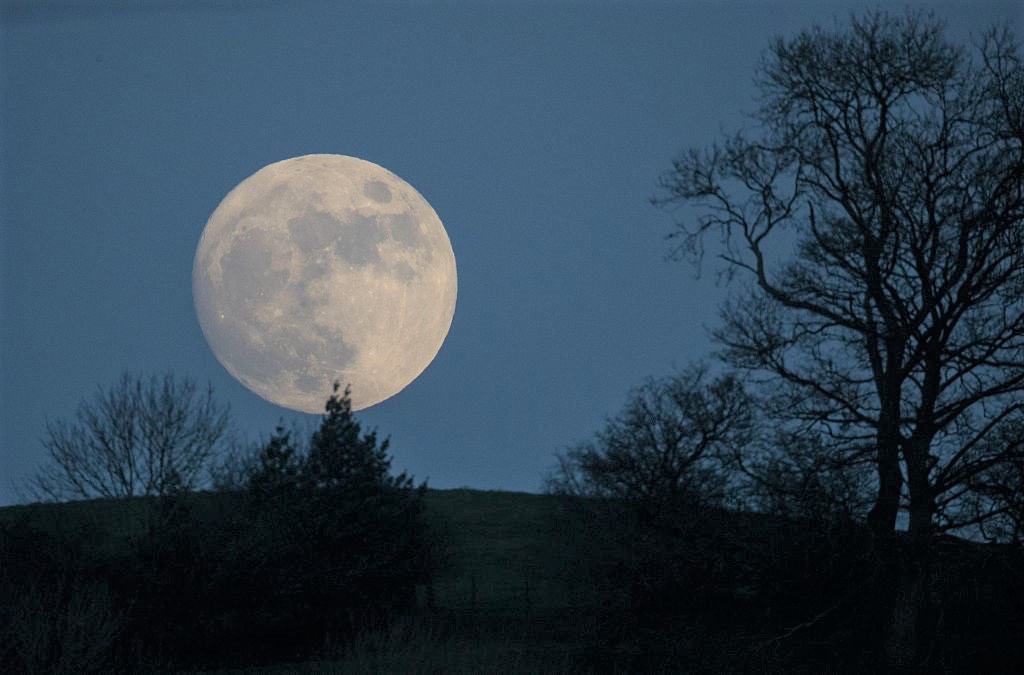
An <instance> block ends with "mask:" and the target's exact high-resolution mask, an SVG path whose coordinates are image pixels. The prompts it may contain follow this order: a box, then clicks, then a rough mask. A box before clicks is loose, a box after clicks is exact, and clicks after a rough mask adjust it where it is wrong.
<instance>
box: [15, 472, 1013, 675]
mask: <svg viewBox="0 0 1024 675" xmlns="http://www.w3.org/2000/svg"><path fill="white" fill-rule="evenodd" d="M190 500H191V501H190V508H191V510H192V512H193V514H195V515H196V517H197V518H198V519H199V521H200V522H203V521H204V519H206V522H215V521H216V519H217V517H218V514H219V513H223V512H224V511H225V510H230V509H232V508H233V502H232V498H231V497H230V496H226V495H220V494H212V493H197V494H194V495H191V496H190ZM425 500H426V515H427V519H428V521H429V523H430V525H431V527H432V528H433V531H434V533H435V536H436V538H437V540H438V541H439V542H440V547H441V549H442V550H443V552H444V554H443V556H442V559H443V564H442V566H441V567H440V569H439V570H438V571H437V572H436V573H435V575H434V578H433V582H432V583H431V584H422V585H420V586H418V587H417V589H416V595H417V597H416V601H415V608H414V610H413V611H412V612H411V613H408V614H406V615H404V616H402V617H400V618H399V619H398V620H397V621H395V622H392V623H390V624H389V625H387V626H385V627H377V628H374V629H368V630H366V631H364V632H362V633H360V634H359V635H357V636H356V638H355V639H354V640H353V641H347V642H342V643H337V644H332V643H330V641H328V643H327V644H324V645H323V647H322V648H320V649H318V650H317V654H316V656H315V658H313V659H310V660H304V661H294V660H292V661H286V662H280V663H278V664H277V665H271V664H266V665H263V666H261V667H259V668H252V669H249V670H246V669H234V670H232V669H228V670H211V671H208V672H272V673H287V672H309V673H314V672H341V673H396V672H401V673H439V672H443V673H480V672H494V673H570V672H595V673H627V672H638V673H643V672H693V673H704V672H709V673H710V672H758V673H761V672H764V673H774V672H787V673H800V672H805V673H820V672H835V673H856V672H868V671H871V672H886V671H885V670H884V669H883V668H882V666H881V665H880V664H879V663H878V662H877V661H876V660H874V659H875V657H873V656H871V653H870V651H869V650H866V649H864V643H863V642H862V641H861V638H859V637H857V635H858V633H857V630H860V628H858V629H857V630H854V628H853V627H856V626H861V627H862V625H861V624H858V623H857V622H858V621H860V622H863V621H865V620H866V618H867V619H870V616H871V612H870V608H871V604H870V602H868V603H867V604H866V605H865V603H864V602H863V599H864V598H865V597H871V594H872V593H875V592H883V591H884V589H883V587H882V586H881V584H883V583H884V582H883V580H881V579H880V578H875V577H865V578H866V579H867V581H866V582H865V581H863V580H862V579H861V577H862V576H863V574H864V573H863V570H862V569H861V567H863V561H864V560H866V558H865V557H864V549H863V548H861V543H862V542H861V540H859V539H858V536H859V535H858V534H857V533H856V531H853V533H852V534H851V533H849V532H848V533H846V534H844V533H842V532H839V531H832V532H830V533H827V534H826V535H822V536H819V534H816V533H812V532H810V531H809V530H808V529H807V527H806V524H802V523H798V524H795V525H794V524H792V523H786V522H784V521H780V520H773V519H770V518H767V517H761V516H757V515H754V514H739V513H728V512H722V511H705V512H701V517H700V520H701V521H702V522H694V523H689V524H686V523H681V524H680V527H681V529H679V530H677V531H675V532H674V533H673V535H672V536H673V537H675V538H677V539H679V540H680V541H682V542H684V543H685V545H684V546H680V545H679V544H678V543H676V544H672V545H671V546H670V547H669V548H668V549H664V550H662V549H659V548H658V544H657V542H654V543H652V542H650V541H645V542H637V544H636V545H635V546H633V545H622V546H620V547H619V548H618V549H616V548H614V546H613V545H612V544H610V543H609V542H614V541H615V539H614V538H603V536H602V535H601V534H600V532H598V531H596V530H587V529H586V528H585V527H584V526H583V525H582V521H580V520H578V519H574V516H573V514H572V512H571V510H567V509H566V508H565V506H566V503H565V502H563V501H561V500H560V499H559V498H557V497H554V496H550V495H536V494H525V493H511V492H492V491H479V490H471V489H456V490H428V491H427V492H426V496H425ZM151 511H152V509H149V508H147V505H146V502H145V501H144V500H141V499H139V500H131V501H109V500H94V501H85V502H70V503H66V504H35V505H27V506H13V507H8V508H4V509H0V532H2V531H4V529H5V528H6V529H7V530H10V528H12V527H14V526H16V525H17V524H19V523H21V524H23V525H24V524H26V523H31V524H32V525H33V527H34V528H35V529H34V530H33V531H35V532H37V533H39V534H38V535H37V536H39V537H48V536H52V537H54V538H55V540H56V541H62V540H67V539H68V538H69V537H70V538H71V539H75V538H76V537H77V539H78V540H79V541H80V543H81V547H82V549H81V551H80V552H79V553H78V555H80V556H84V557H86V558H89V557H90V556H92V557H100V558H102V557H103V556H110V555H115V554H117V553H118V552H119V549H122V548H126V547H127V546H128V545H129V544H128V542H129V540H130V538H131V537H132V536H134V535H137V534H139V533H140V532H143V531H144V528H145V527H146V518H147V513H150V512H151ZM622 526H623V523H621V522H611V521H609V522H608V523H607V529H608V530H609V531H612V530H615V529H617V528H621V527H622ZM844 537H845V539H844ZM595 540H601V541H595ZM950 546H953V544H950ZM602 547H605V548H602ZM688 551H689V552H688ZM972 551H973V549H970V547H966V548H964V547H962V546H959V545H956V550H955V552H954V553H952V554H950V557H949V560H950V561H951V562H948V563H944V564H945V565H946V567H944V568H943V569H944V570H946V571H945V572H944V574H945V576H944V577H942V578H943V579H945V581H943V583H944V584H945V591H943V592H946V593H947V595H948V596H949V602H948V603H947V606H948V607H949V608H950V610H949V612H947V615H946V616H944V617H943V618H942V621H943V630H944V631H945V638H944V639H945V643H944V644H943V645H937V646H936V649H937V650H946V651H945V652H942V653H944V654H947V655H946V656H942V657H941V658H938V657H937V658H936V660H934V661H933V663H932V665H933V666H935V669H934V670H932V671H929V672H972V670H971V667H973V666H974V665H976V664H978V663H986V664H988V668H987V670H986V672H1002V671H1000V670H999V667H1000V666H1001V664H1003V663H1010V662H1012V660H1013V659H1017V658H1020V657H1021V656H1022V655H1021V653H1020V645H1019V644H1016V643H1013V642H1012V641H1010V640H1008V639H1007V636H1008V635H1009V634H1011V633H1013V631H1015V630H1017V629H1018V628H1021V627H1022V626H1021V625H1020V617H1019V615H1018V618H1017V620H1016V623H1015V624H1014V623H1013V621H1009V622H1008V621H1007V618H1006V617H1007V616H1008V615H1007V612H1006V611H1005V610H1006V608H1005V607H1004V605H1006V604H1007V602H1009V603H1011V604H1013V603H1015V602H1016V600H1014V599H1013V598H1014V597H1016V598H1017V599H1020V598H1021V585H1022V579H1021V578H1020V574H1021V569H1022V568H1021V566H1020V564H1019V563H1020V561H1019V560H1017V561H1016V563H1014V562H1013V561H1014V560H1015V559H1013V558H1007V557H1005V556H1002V554H996V553H995V552H993V551H992V550H988V549H985V550H982V549H978V550H977V551H973V552H972ZM7 553H8V552H7V550H5V549H3V548H0V582H2V581H3V580H4V579H5V577H4V576H3V574H2V572H3V570H4V569H5V568H6V567H7V566H8V565H12V564H14V563H16V561H13V560H11V559H10V558H9V557H8V556H7ZM659 556H660V557H659ZM1001 556H1002V557H1001ZM680 560H681V561H682V562H681V563H679V562H678V561H680ZM858 565H860V566H861V567H858ZM1014 565H1016V567H1014ZM726 568H729V569H733V570H740V571H739V572H738V573H733V574H732V576H729V574H725V573H724V572H723V571H722V570H723V569H726ZM981 569H987V570H988V572H986V573H987V574H998V575H1002V576H1001V577H999V578H1001V579H1010V583H1009V584H1006V585H1003V586H1001V587H1000V588H999V589H997V590H998V593H997V597H992V590H991V583H989V585H988V586H986V585H984V584H982V585H978V584H973V585H972V584H971V583H967V582H965V581H964V579H967V578H975V577H976V575H977V573H978V570H981ZM595 570H597V571H598V572H599V573H600V574H603V575H604V576H603V577H601V576H600V574H599V575H598V576H597V577H595V576H594V571H595ZM1000 570H1001V571H1000ZM842 574H847V575H849V576H848V579H849V580H850V581H849V583H850V585H851V588H849V589H845V590H844V588H843V584H844V583H846V581H844V579H846V578H847V577H842V576H839V575H842ZM858 575H860V576H858ZM957 575H959V576H957ZM595 578H597V582H596V585H595ZM666 579H669V580H675V579H680V580H681V581H680V582H679V583H680V584H682V586H679V585H672V584H669V585H667V586H666V585H665V584H666V581H665V580H666ZM859 579H861V580H860V581H858V580H859ZM1014 580H1015V581H1014ZM602 584H604V585H602ZM659 584H660V585H659ZM855 584H858V585H857V586H854V585H855ZM645 585H646V586H647V587H649V588H650V589H651V592H649V593H648V592H646V591H645ZM41 588H42V587H40V588H32V589H29V591H30V592H31V593H34V594H35V595H32V596H31V597H30V598H28V601H25V602H23V603H22V604H23V605H28V604H29V601H30V602H31V603H34V604H31V607H28V609H32V610H33V611H31V612H23V613H22V614H17V613H15V618H18V617H21V619H22V620H24V621H25V623H23V624H21V625H17V626H15V625H9V626H6V627H5V626H3V625H0V633H3V631H21V632H22V634H21V638H24V634H23V633H24V632H25V631H29V630H35V631H38V632H39V633H40V635H37V636H34V637H37V638H38V640H37V641H38V642H39V643H43V642H45V639H44V638H45V632H46V631H47V630H52V626H51V624H50V623H49V622H46V621H42V622H37V624H32V623H31V619H32V617H39V616H44V615H46V614H45V613H46V611H48V609H51V610H52V606H53V605H55V604H59V603H60V602H61V599H59V598H53V597H49V596H47V595H46V594H45V593H43V592H42V590H41ZM837 588H838V591H837V590H836V589H837ZM950 589H952V590H950ZM0 591H3V592H9V589H3V588H2V587H0ZM830 593H838V595H837V597H840V601H839V602H837V603H833V601H832V600H831V599H830V597H829V594H830ZM1014 594H1016V596H1015V595H1014ZM623 598H627V599H628V601H624V600H623ZM8 600H9V599H8ZM87 600H88V598H87ZM663 601H664V602H663ZM64 602H65V605H66V604H67V602H66V599H64ZM957 603H959V604H957ZM15 604H17V603H15ZM70 605H71V608H72V610H73V611H72V612H71V613H70V615H69V616H70V617H71V619H69V621H72V622H73V620H74V619H76V618H78V619H83V618H84V619H85V620H87V622H91V623H93V624H97V623H98V624H102V622H103V621H106V620H108V619H109V618H110V617H109V616H108V615H107V614H104V613H103V611H102V607H101V606H100V605H97V604H95V603H93V604H90V603H89V602H85V603H81V602H79V603H78V604H77V605H76V604H75V602H74V601H72V602H71V603H70ZM865 607H867V609H865ZM12 611H13V610H12ZM75 612H77V614H76V613H75ZM46 616H51V618H52V615H46ZM1009 616H1010V617H1011V619H1012V616H1014V615H1013V614H1012V612H1011V613H1010V614H1009ZM1015 626H1016V627H1015ZM869 627H870V626H869ZM93 633H95V631H93ZM93 633H89V632H88V631H85V632H83V633H81V635H83V636H85V635H92V634H93ZM68 634H70V635H71V636H72V637H74V636H75V635H76V633H74V632H73V631H71V632H70V633H68ZM5 637H9V636H5ZM83 639H84V637H83ZM112 639H113V638H112ZM5 642H6V643H7V644H10V640H9V639H8V640H6V641H5ZM92 646H94V645H78V646H74V645H72V647H76V648H77V649H78V650H79V652H81V653H82V654H85V655H89V654H90V653H92V652H90V649H89V648H90V647H92ZM79 652H75V653H79ZM937 653H938V651H937ZM949 653H953V654H955V655H958V656H956V658H953V657H950V656H948V654H949ZM0 656H2V652H0ZM982 659H988V660H987V661H982ZM154 668H156V669H159V668H157V667H156V666H154ZM893 672H897V671H893ZM1007 672H1009V671H1007Z"/></svg>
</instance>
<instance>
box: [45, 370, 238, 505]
mask: <svg viewBox="0 0 1024 675" xmlns="http://www.w3.org/2000/svg"><path fill="white" fill-rule="evenodd" d="M227 425H228V411H227V409H226V408H223V407H221V406H220V405H219V404H217V402H216V401H215V400H214V398H213V390H212V389H211V388H210V387H207V389H206V391H205V392H203V393H200V392H199V391H197V389H196V383H195V382H193V381H192V380H190V379H187V378H185V379H178V378H175V377H174V376H173V375H170V374H168V375H165V376H164V377H163V378H158V377H156V376H152V377H150V378H148V379H147V378H143V377H140V376H137V375H131V374H129V373H125V374H124V375H123V376H122V377H121V379H120V380H119V381H118V382H117V383H116V384H114V385H113V386H110V387H106V388H104V387H100V388H99V389H98V390H97V391H96V394H95V395H94V396H93V398H92V399H91V400H89V401H82V402H81V403H79V405H78V410H77V411H76V415H75V420H74V421H73V422H66V421H63V420H57V421H49V422H47V424H46V434H45V435H44V437H43V447H44V448H45V449H46V452H47V462H46V463H45V464H44V465H43V467H42V468H41V469H40V470H39V472H38V473H37V474H36V476H35V477H34V479H33V481H32V485H31V488H32V491H33V492H35V493H36V496H37V497H39V498H45V499H55V500H60V499H90V498H93V497H104V498H109V499H114V498H120V497H135V496H139V495H154V496H161V497H162V496H165V495H169V494H172V493H174V492H177V491H181V490H191V489H194V488H195V487H196V486H197V485H198V482H199V479H200V478H201V473H202V471H203V470H205V469H206V466H207V463H208V462H209V461H210V459H211V458H212V457H213V456H214V455H215V454H216V452H217V450H218V447H219V444H220V443H221V441H222V440H223V439H224V437H225V432H226V430H227Z"/></svg>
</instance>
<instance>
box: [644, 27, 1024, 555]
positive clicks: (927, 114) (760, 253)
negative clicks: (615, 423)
mask: <svg viewBox="0 0 1024 675" xmlns="http://www.w3.org/2000/svg"><path fill="white" fill-rule="evenodd" d="M758 83H759V87H760V91H761V98H760V106H759V110H758V113H757V115H756V116H755V120H754V121H755V124H756V133H754V134H752V135H749V136H748V135H744V134H738V135H736V136H734V137H732V138H729V139H727V140H726V141H724V142H723V143H722V144H720V145H716V146H714V147H712V148H711V149H710V150H707V151H701V150H691V151H690V152H689V153H688V154H686V155H685V156H684V157H682V158H681V159H680V160H678V161H677V162H675V164H674V168H673V170H672V171H671V172H669V173H667V174H666V175H665V176H664V178H663V182H662V187H663V189H664V193H663V194H662V195H661V196H660V197H659V198H657V199H656V200H655V201H656V202H660V203H661V204H663V205H670V206H671V205H681V204H687V205H694V206H697V207H698V208H699V209H701V211H702V215H700V216H699V218H698V219H697V220H696V222H695V223H694V224H686V223H683V222H680V223H679V229H678V231H677V232H676V234H675V235H674V236H677V237H678V239H677V241H680V243H681V244H680V247H679V249H677V252H678V253H681V254H684V255H685V254H690V255H692V256H694V257H695V259H698V260H699V258H700V257H701V256H702V253H703V251H704V243H705V240H706V238H707V235H709V234H712V233H718V234H719V235H720V236H721V241H722V242H723V247H722V252H721V256H720V257H721V259H722V260H723V261H724V263H725V267H724V270H725V272H726V273H727V277H728V278H730V279H731V278H733V277H734V276H735V277H738V278H740V279H743V280H744V281H745V282H746V283H745V285H744V287H743V288H744V290H743V291H742V292H741V293H739V294H737V295H736V296H735V297H734V298H733V299H732V300H731V301H730V302H729V303H728V304H727V305H726V306H725V307H724V309H723V311H722V318H723V323H722V325H721V327H720V329H719V330H717V331H716V333H715V337H716V338H717V340H718V341H720V343H721V344H722V345H723V346H724V356H725V358H726V359H727V361H728V362H729V363H731V364H732V365H733V366H736V367H738V368H741V369H745V370H746V371H748V372H749V373H750V374H751V376H752V378H753V377H754V376H760V377H761V381H763V382H764V383H766V384H768V385H769V386H770V387H772V388H773V390H774V391H775V393H776V394H777V395H776V396H775V402H776V404H777V405H776V406H775V412H776V413H777V414H778V415H779V416H780V417H782V418H785V419H788V420H790V421H791V422H793V423H795V424H801V425H804V427H805V428H815V429H817V430H818V432H819V433H820V434H821V436H822V437H823V438H830V439H833V442H834V443H833V449H835V448H838V449H839V450H841V452H842V453H844V454H845V457H846V458H847V459H848V460H849V461H850V462H859V461H862V460H864V459H865V458H868V459H870V460H871V461H872V463H873V465H874V469H875V472H876V475H877V488H878V489H877V496H876V499H875V500H874V505H873V507H872V508H871V510H870V512H869V514H868V520H869V523H870V525H871V526H872V527H873V529H874V530H875V531H876V532H878V533H882V534H885V533H892V532H893V531H894V530H895V526H896V521H897V515H898V512H899V510H900V508H901V499H902V498H903V496H904V495H906V496H907V497H908V498H909V503H908V504H907V507H908V509H909V516H910V519H909V522H910V532H911V535H912V537H913V538H914V539H915V540H922V541H923V540H926V539H927V538H928V537H929V536H930V535H931V534H933V533H934V532H935V531H936V529H938V527H942V528H955V527H959V526H962V525H963V524H965V523H964V522H963V521H959V520H958V519H957V518H956V517H953V514H952V512H946V511H944V509H945V507H946V506H948V505H950V504H953V503H955V502H957V501H958V499H959V498H960V497H962V496H963V494H964V491H965V490H970V489H971V486H972V485H974V484H975V483H976V482H977V481H976V479H978V478H979V477H980V476H982V475H989V476H991V475H993V474H992V473H991V470H992V469H993V468H994V467H998V466H1000V465H1004V464H1007V463H1010V462H1016V461H1019V458H1020V454H1021V446H1020V444H1019V443H1017V444H1013V443H993V442H989V441H988V440H987V439H991V438H996V437H1001V436H1002V435H1003V434H1004V433H1005V430H1006V429H1009V428H1011V427H1012V426H1014V425H1019V423H1020V420H1021V417H1022V415H1024V186H1022V178H1024V68H1022V64H1021V58H1020V54H1019V51H1018V47H1017V46H1016V44H1015V42H1014V39H1013V37H1012V36H1011V35H1010V33H1009V32H1008V31H1007V30H992V31H990V32H988V33H987V34H986V35H985V36H984V37H983V38H982V39H981V40H980V43H979V44H978V47H977V50H976V53H975V52H969V51H968V50H965V49H962V48H960V47H959V46H956V45H953V44H951V43H950V42H948V41H947V40H946V39H945V37H944V35H943V27H942V24H941V23H940V22H939V21H937V20H935V19H934V18H933V17H931V16H930V15H924V14H914V13H911V14H907V15H905V16H900V17H894V16H889V15H886V14H884V13H873V14H869V15H867V16H865V17H862V18H855V19H853V21H852V22H851V24H850V27H849V29H848V30H845V31H836V32H826V31H824V30H822V29H818V28H815V29H813V30H809V31H804V32H802V33H800V34H799V35H798V36H797V37H795V38H793V39H790V40H783V39H778V40H776V41H775V42H774V43H773V44H772V45H771V48H770V49H769V51H768V52H767V55H766V58H765V60H764V62H763V64H762V67H761V69H760V78H759V80H758ZM787 251H791V253H790V254H789V255H787ZM939 515H942V516H943V517H942V518H941V519H940V518H938V516H939ZM937 524H938V525H937Z"/></svg>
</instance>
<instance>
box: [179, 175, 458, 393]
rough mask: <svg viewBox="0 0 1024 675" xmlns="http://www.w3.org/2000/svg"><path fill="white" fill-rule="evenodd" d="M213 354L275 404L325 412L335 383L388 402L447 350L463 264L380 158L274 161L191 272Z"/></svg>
mask: <svg viewBox="0 0 1024 675" xmlns="http://www.w3.org/2000/svg"><path fill="white" fill-rule="evenodd" d="M192 292H193V296H194V299H195V306H196V313H197V315H198V317H199V324H200V326H201V327H202V329H203V334H204V335H205V336H206V340H207V342H209V344H210V348H211V349H212V350H213V353H214V355H215V356H216V357H217V359H218V360H219V361H220V362H221V364H223V366H224V367H225V368H226V369H227V370H228V372H229V373H231V375H233V376H234V377H235V378H236V379H238V380H239V381H240V382H241V383H242V384H244V385H245V386H246V387H247V388H249V389H250V390H252V391H253V392H255V393H256V394H258V395H259V396H261V397H263V398H264V399H266V400H268V401H270V402H272V403H276V404H277V405H280V406H283V407H285V408H290V409H292V410H298V411H302V412H308V413H318V412H323V410H324V403H325V402H326V400H327V398H328V397H329V396H330V394H331V390H332V386H333V384H334V382H339V383H341V385H342V386H345V385H349V386H351V388H352V393H351V397H352V408H353V409H354V410H360V409H363V408H367V407H369V406H371V405H374V404H376V403H379V402H381V401H383V400H385V399H387V398H389V397H391V396H394V395H395V394H397V393H398V392H399V391H401V390H402V389H404V388H405V387H406V385H408V384H409V383H410V382H412V381H413V380H414V379H416V377H418V376H419V374H420V373H422V372H423V370H424V369H425V368H426V367H427V366H428V365H430V362H431V361H432V360H433V359H434V357H435V356H436V355H437V352H438V350H439V349H440V348H441V344H442V343H443V342H444V339H445V336H447V334H448V329H449V327H450V326H451V322H452V317H453V316H454V313H455V298H456V293H457V280H456V272H455V255H454V253H453V252H452V246H451V242H450V241H449V240H448V234H447V233H446V232H445V229H444V226H443V225H442V224H441V220H440V219H439V218H438V217H437V214H436V213H435V212H434V209H432V208H431V207H430V204H428V203H427V201H426V200H425V199H424V198H423V197H422V196H421V195H420V194H419V193H418V192H417V191H416V190H415V189H413V187H412V186H411V185H409V184H408V183H406V182H405V181H403V180H402V179H401V178H399V177H398V176H396V175H395V174H393V173H391V172H390V171H388V170H387V169H384V168H382V167H380V166H377V165H376V164H373V163H372V162H367V161H365V160H362V159H357V158H355V157H347V156H344V155H305V156H303V157H295V158H292V159H286V160H284V161H281V162H277V163H275V164H271V165H269V166H266V167H264V168H262V169H260V170H259V171H257V172H256V173H254V174H253V175H252V176H250V177H249V178H246V179H245V180H244V181H242V183H240V184H239V185H238V187H236V188H235V189H234V190H232V191H231V192H230V193H229V194H228V195H227V196H226V197H225V198H224V200H223V201H222V202H221V203H220V205H219V206H218V207H217V209H216V210H215V211H214V212H213V215H212V216H210V220H209V221H208V222H207V223H206V229H205V230H203V235H202V238H201V239H200V241H199V247H198V248H197V250H196V257H195V262H194V265H193V268H192Z"/></svg>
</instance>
